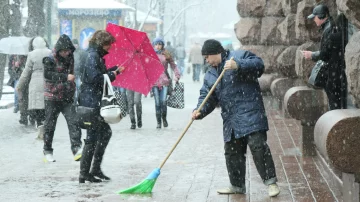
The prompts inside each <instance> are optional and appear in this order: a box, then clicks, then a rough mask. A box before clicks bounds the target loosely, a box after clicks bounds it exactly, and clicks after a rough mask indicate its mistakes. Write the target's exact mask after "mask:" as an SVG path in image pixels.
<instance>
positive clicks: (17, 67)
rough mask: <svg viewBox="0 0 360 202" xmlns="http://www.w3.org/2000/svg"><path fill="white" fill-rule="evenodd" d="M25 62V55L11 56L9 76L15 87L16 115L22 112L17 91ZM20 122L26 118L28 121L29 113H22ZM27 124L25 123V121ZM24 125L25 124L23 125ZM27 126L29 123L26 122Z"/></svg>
mask: <svg viewBox="0 0 360 202" xmlns="http://www.w3.org/2000/svg"><path fill="white" fill-rule="evenodd" d="M25 62H26V56H25V55H11V56H10V58H9V65H8V66H9V67H8V68H9V70H8V71H9V74H10V77H12V80H13V81H14V82H13V86H14V113H18V111H19V110H20V108H19V94H18V92H17V91H16V87H17V84H18V82H19V79H20V76H21V73H22V72H23V71H24V68H25ZM20 113H21V114H20V117H21V118H20V122H22V120H23V119H25V118H26V120H27V113H26V110H24V111H20ZM24 122H25V121H24ZM22 124H24V123H22ZM26 125H27V121H26Z"/></svg>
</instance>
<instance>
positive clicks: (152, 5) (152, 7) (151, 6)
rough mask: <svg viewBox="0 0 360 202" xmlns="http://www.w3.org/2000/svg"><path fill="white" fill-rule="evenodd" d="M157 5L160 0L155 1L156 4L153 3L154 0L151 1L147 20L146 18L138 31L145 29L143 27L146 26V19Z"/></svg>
mask: <svg viewBox="0 0 360 202" xmlns="http://www.w3.org/2000/svg"><path fill="white" fill-rule="evenodd" d="M157 3H158V0H154V3H153V0H150V2H149V9H148V12H147V13H146V16H145V18H144V19H143V21H142V22H141V25H140V27H139V29H138V30H139V31H141V30H142V28H143V26H144V24H145V21H146V19H147V18H148V17H149V15H150V12H151V11H152V10H154V9H155V7H156V4H157Z"/></svg>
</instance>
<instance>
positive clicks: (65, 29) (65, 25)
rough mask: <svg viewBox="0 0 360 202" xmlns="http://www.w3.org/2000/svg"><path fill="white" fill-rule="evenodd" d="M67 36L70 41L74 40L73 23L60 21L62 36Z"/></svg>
mask: <svg viewBox="0 0 360 202" xmlns="http://www.w3.org/2000/svg"><path fill="white" fill-rule="evenodd" d="M63 34H66V35H68V37H69V38H70V39H72V21H71V20H61V21H60V35H63Z"/></svg>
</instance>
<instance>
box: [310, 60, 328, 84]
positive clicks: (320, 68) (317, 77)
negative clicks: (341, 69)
mask: <svg viewBox="0 0 360 202" xmlns="http://www.w3.org/2000/svg"><path fill="white" fill-rule="evenodd" d="M327 79H328V72H327V64H326V63H325V62H324V61H322V60H318V61H317V62H316V64H315V66H314V67H313V69H312V70H311V74H310V77H309V80H308V83H309V84H310V85H312V86H314V87H317V88H325V86H326V82H327Z"/></svg>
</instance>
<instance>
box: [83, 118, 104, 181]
mask: <svg viewBox="0 0 360 202" xmlns="http://www.w3.org/2000/svg"><path fill="white" fill-rule="evenodd" d="M94 119H97V117H94ZM93 124H94V125H92V126H91V127H90V128H88V129H87V131H86V133H87V134H86V139H84V143H85V145H84V149H83V151H82V156H81V159H80V176H79V183H84V182H85V181H89V182H101V180H99V179H96V178H95V177H94V176H93V175H91V174H90V167H91V163H92V160H93V157H94V153H95V148H96V145H97V141H98V135H99V134H98V130H97V128H98V125H97V124H96V122H93Z"/></svg>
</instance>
